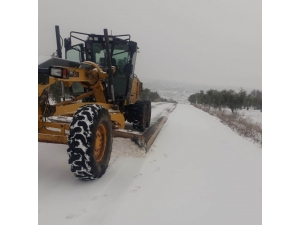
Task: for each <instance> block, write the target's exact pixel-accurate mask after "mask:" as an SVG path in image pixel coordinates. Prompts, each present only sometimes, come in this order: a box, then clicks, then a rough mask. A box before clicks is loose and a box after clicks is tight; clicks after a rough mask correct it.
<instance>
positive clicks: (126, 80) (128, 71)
mask: <svg viewBox="0 0 300 225" xmlns="http://www.w3.org/2000/svg"><path fill="white" fill-rule="evenodd" d="M72 33H77V32H71V35H70V38H67V39H65V48H66V52H65V56H66V59H68V60H73V61H78V62H83V61H85V60H86V61H92V62H94V63H97V64H98V65H99V66H100V67H101V68H102V69H103V70H104V71H107V70H108V65H109V62H107V54H106V47H105V39H104V35H95V34H86V35H87V36H88V37H87V39H86V40H85V41H84V45H83V44H77V45H73V46H71V37H74V36H72ZM80 34H82V33H80ZM124 36H125V37H126V36H127V39H123V38H120V37H124ZM77 39H79V38H77ZM80 40H81V39H80ZM82 41H83V40H82ZM109 49H110V56H111V59H110V64H111V65H112V66H115V67H116V72H115V73H114V74H113V86H114V95H115V99H116V101H122V100H126V99H129V98H130V91H131V85H132V81H133V76H134V75H133V74H134V65H135V59H136V53H137V49H138V47H137V43H136V42H133V41H130V36H129V35H118V36H109Z"/></svg>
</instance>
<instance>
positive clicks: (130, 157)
mask: <svg viewBox="0 0 300 225" xmlns="http://www.w3.org/2000/svg"><path fill="white" fill-rule="evenodd" d="M152 106H153V114H152V117H154V118H155V117H156V116H158V115H159V114H162V113H163V111H165V110H166V109H167V108H168V107H169V105H168V104H166V103H162V104H160V103H157V104H152ZM38 146H39V180H38V182H39V193H38V194H39V202H38V203H39V204H38V207H39V224H43V225H50V224H56V225H59V224H66V225H67V224H77V225H79V224H92V225H93V224H95V225H96V224H105V225H112V224H132V225H134V224H143V225H144V224H145V225H147V224H164V225H165V224H172V225H176V224H205V225H210V224H214V225H215V224H222V225H226V224H230V225H233V224H243V225H247V224H251V225H253V224H261V223H262V222H261V221H262V196H261V195H262V191H261V189H262V152H261V148H259V147H257V146H256V145H255V144H253V143H251V142H249V141H247V140H245V139H243V138H242V137H241V136H239V135H238V134H236V133H235V132H233V131H232V130H231V129H230V128H229V127H227V126H225V125H223V124H222V123H220V122H219V120H218V119H217V118H215V117H213V116H210V115H209V114H207V113H205V112H203V111H202V110H199V109H197V108H195V107H193V106H191V105H182V104H178V105H177V107H176V108H175V109H174V111H173V112H172V113H171V114H170V115H169V118H168V120H167V122H166V123H165V126H164V127H163V129H162V130H161V132H160V134H159V135H158V137H157V138H156V140H155V142H154V143H153V145H152V147H151V148H150V150H149V152H148V153H147V154H145V153H144V152H143V151H142V150H141V149H139V148H138V147H137V146H136V145H135V144H134V143H133V142H132V141H130V140H128V139H122V138H114V141H113V151H112V158H111V161H110V164H109V167H108V169H107V171H106V173H105V174H104V175H103V177H102V178H100V179H98V180H95V181H90V182H84V181H81V180H79V179H77V178H75V177H74V175H73V174H72V173H71V171H70V165H68V163H67V162H68V155H67V152H66V149H67V146H66V145H60V144H47V143H39V145H38Z"/></svg>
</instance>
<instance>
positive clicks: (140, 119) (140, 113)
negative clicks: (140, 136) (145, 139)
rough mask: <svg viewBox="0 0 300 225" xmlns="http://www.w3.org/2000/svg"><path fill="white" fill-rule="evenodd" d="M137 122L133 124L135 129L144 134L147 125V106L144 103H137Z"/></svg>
mask: <svg viewBox="0 0 300 225" xmlns="http://www.w3.org/2000/svg"><path fill="white" fill-rule="evenodd" d="M135 105H136V114H135V120H134V122H133V129H134V130H137V131H140V132H143V131H144V130H145V128H146V123H147V105H146V104H145V102H144V101H137V102H136V103H135Z"/></svg>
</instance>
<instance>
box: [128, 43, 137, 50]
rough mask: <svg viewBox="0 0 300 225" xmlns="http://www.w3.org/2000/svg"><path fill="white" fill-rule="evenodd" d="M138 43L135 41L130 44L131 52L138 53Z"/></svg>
mask: <svg viewBox="0 0 300 225" xmlns="http://www.w3.org/2000/svg"><path fill="white" fill-rule="evenodd" d="M137 48H138V47H137V43H136V42H134V41H130V42H129V51H130V52H136V51H137Z"/></svg>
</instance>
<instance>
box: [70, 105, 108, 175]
mask: <svg viewBox="0 0 300 225" xmlns="http://www.w3.org/2000/svg"><path fill="white" fill-rule="evenodd" d="M112 141H113V139H112V123H111V119H110V115H109V113H108V111H107V109H105V108H103V107H102V106H99V105H97V104H91V105H85V106H82V107H80V108H79V109H78V110H77V112H76V113H75V114H74V116H73V120H72V122H71V124H70V134H69V137H68V144H69V148H68V155H69V164H71V171H72V172H73V173H74V175H75V176H76V177H78V178H79V179H82V180H94V179H97V178H100V177H101V176H102V175H103V174H104V173H105V171H106V169H107V167H108V164H109V160H110V155H111V151H112Z"/></svg>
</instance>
